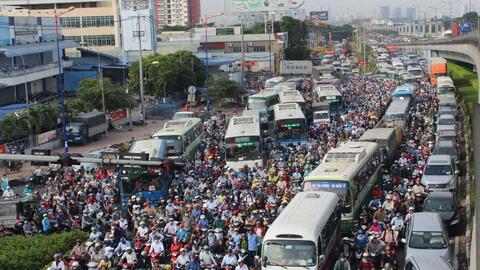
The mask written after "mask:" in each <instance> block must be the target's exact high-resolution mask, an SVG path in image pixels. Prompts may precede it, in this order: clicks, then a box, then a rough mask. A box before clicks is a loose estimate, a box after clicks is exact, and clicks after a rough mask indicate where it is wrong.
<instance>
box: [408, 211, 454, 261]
mask: <svg viewBox="0 0 480 270" xmlns="http://www.w3.org/2000/svg"><path fill="white" fill-rule="evenodd" d="M402 242H403V243H405V260H406V261H408V260H409V259H410V257H412V256H414V255H415V256H439V257H442V258H444V259H445V260H447V261H448V262H451V259H452V251H451V249H450V244H454V241H453V240H452V241H450V240H449V239H448V233H447V230H446V228H445V224H444V223H443V221H442V218H441V217H440V215H439V214H438V213H434V212H420V213H414V214H413V215H412V217H411V219H410V221H409V222H408V224H407V227H406V229H405V238H404V239H402Z"/></svg>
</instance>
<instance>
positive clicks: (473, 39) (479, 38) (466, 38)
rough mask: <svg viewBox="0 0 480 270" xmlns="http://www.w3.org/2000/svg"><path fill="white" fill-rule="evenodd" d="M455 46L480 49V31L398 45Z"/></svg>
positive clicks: (399, 44)
mask: <svg viewBox="0 0 480 270" xmlns="http://www.w3.org/2000/svg"><path fill="white" fill-rule="evenodd" d="M453 44H472V45H474V46H476V47H478V48H479V49H480V30H475V31H472V32H470V33H466V34H462V35H460V36H458V37H454V38H443V39H435V40H424V41H414V42H409V43H396V44H395V45H398V46H415V45H453Z"/></svg>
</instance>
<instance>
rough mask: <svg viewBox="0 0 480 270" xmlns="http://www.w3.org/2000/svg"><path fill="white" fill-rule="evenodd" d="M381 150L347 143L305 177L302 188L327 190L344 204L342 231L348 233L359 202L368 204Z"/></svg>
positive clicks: (326, 157) (362, 143)
mask: <svg viewBox="0 0 480 270" xmlns="http://www.w3.org/2000/svg"><path fill="white" fill-rule="evenodd" d="M380 168H381V152H380V148H379V146H378V144H377V143H374V142H351V143H347V144H344V145H342V146H340V147H339V148H336V149H333V150H331V151H329V152H328V153H327V154H326V155H325V157H324V159H323V162H322V163H321V164H320V165H318V167H317V168H315V169H314V170H313V171H312V172H310V173H309V174H308V175H307V176H305V179H304V182H303V189H304V190H305V191H320V190H324V191H331V192H335V193H337V194H338V195H339V197H340V200H341V201H343V203H344V211H343V214H342V232H345V233H346V232H350V229H351V228H352V225H353V220H355V219H358V218H359V215H360V210H361V207H362V205H366V204H368V201H367V200H368V198H369V195H370V194H371V191H372V188H373V186H374V185H375V184H376V183H377V182H378V180H379V178H380Z"/></svg>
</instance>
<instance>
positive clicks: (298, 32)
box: [280, 16, 310, 60]
mask: <svg viewBox="0 0 480 270" xmlns="http://www.w3.org/2000/svg"><path fill="white" fill-rule="evenodd" d="M280 28H281V30H282V32H287V33H288V48H287V49H285V59H287V60H305V59H308V56H309V54H310V50H309V49H308V48H307V44H306V41H307V35H308V30H307V25H306V24H305V23H304V22H303V21H300V20H297V19H294V18H292V17H289V16H285V17H282V20H281V21H280Z"/></svg>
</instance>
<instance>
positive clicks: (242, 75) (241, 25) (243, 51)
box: [240, 15, 245, 85]
mask: <svg viewBox="0 0 480 270" xmlns="http://www.w3.org/2000/svg"><path fill="white" fill-rule="evenodd" d="M240 22H241V24H240V31H242V43H241V46H242V66H241V68H240V70H241V76H240V77H241V82H240V84H242V85H243V81H244V80H243V78H244V76H245V74H244V72H245V40H244V35H243V30H244V29H243V27H244V26H243V15H240Z"/></svg>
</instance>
